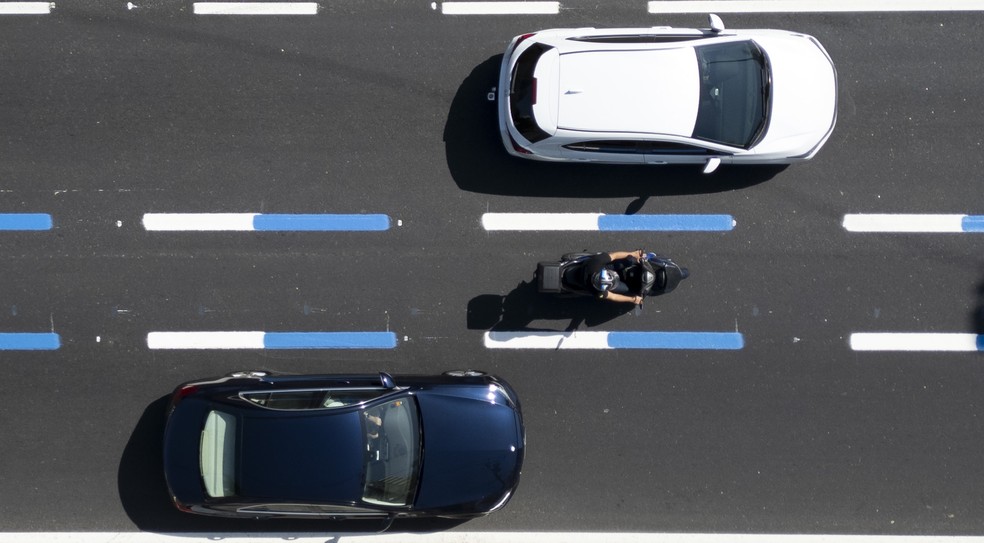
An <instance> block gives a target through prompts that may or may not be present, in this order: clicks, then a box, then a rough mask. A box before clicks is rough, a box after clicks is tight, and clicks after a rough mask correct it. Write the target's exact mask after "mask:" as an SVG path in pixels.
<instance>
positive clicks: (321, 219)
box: [143, 213, 390, 232]
mask: <svg viewBox="0 0 984 543" xmlns="http://www.w3.org/2000/svg"><path fill="white" fill-rule="evenodd" d="M143 225H144V228H145V229H146V230H148V231H167V232H187V231H195V232H217V231H238V232H342V231H348V232H352V231H360V232H378V231H383V230H388V229H389V227H390V218H389V216H387V215H379V214H351V215H337V214H322V215H305V214H293V215H286V214H261V213H145V214H144V216H143Z"/></svg>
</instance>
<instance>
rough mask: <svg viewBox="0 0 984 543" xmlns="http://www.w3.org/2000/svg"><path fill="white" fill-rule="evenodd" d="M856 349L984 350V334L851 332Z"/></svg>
mask: <svg viewBox="0 0 984 543" xmlns="http://www.w3.org/2000/svg"><path fill="white" fill-rule="evenodd" d="M851 349H853V350H855V351H958V352H974V351H978V352H981V351H984V334H961V333H895V332H893V333H857V334H851Z"/></svg>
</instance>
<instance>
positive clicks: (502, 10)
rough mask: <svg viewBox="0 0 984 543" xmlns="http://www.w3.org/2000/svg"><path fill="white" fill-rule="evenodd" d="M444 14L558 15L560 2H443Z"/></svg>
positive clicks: (442, 9)
mask: <svg viewBox="0 0 984 543" xmlns="http://www.w3.org/2000/svg"><path fill="white" fill-rule="evenodd" d="M441 13H443V14H444V15H556V14H558V13H560V2H442V3H441Z"/></svg>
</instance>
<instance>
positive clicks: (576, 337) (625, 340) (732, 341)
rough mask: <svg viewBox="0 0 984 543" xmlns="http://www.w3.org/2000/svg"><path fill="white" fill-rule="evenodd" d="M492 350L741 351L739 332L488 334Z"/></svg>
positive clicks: (493, 332) (486, 339)
mask: <svg viewBox="0 0 984 543" xmlns="http://www.w3.org/2000/svg"><path fill="white" fill-rule="evenodd" d="M484 339H485V346H486V347H487V348H489V349H714V350H739V349H741V348H743V347H744V346H745V340H744V337H742V335H741V334H739V333H737V332H496V331H491V332H486V333H485V338H484Z"/></svg>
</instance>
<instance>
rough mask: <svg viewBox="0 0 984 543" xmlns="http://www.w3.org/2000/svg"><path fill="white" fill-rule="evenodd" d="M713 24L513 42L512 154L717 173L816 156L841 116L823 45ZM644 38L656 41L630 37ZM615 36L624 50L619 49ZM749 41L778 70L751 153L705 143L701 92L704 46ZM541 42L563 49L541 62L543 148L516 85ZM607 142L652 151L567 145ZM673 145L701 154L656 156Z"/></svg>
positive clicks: (505, 119)
mask: <svg viewBox="0 0 984 543" xmlns="http://www.w3.org/2000/svg"><path fill="white" fill-rule="evenodd" d="M712 26H716V27H717V28H716V29H681V28H670V27H654V28H620V29H594V28H578V29H552V30H544V31H541V32H537V33H535V34H533V35H524V36H519V37H517V38H515V39H513V41H512V42H511V43H510V45H509V47H508V48H507V49H506V53H505V55H504V57H503V62H502V66H501V69H500V75H499V85H498V90H497V100H498V108H499V130H500V134H501V136H502V141H503V144H504V146H505V148H506V150H507V151H508V152H509V153H510V154H512V155H514V156H519V157H523V158H529V159H534V160H546V161H584V162H602V163H620V164H632V163H635V164H641V163H650V164H705V165H708V164H710V165H712V166H715V165H716V164H717V163H724V164H739V163H744V164H788V163H792V162H798V161H803V160H808V159H810V158H812V157H813V156H814V155H816V153H817V151H819V149H820V147H821V146H822V145H823V144H824V143H825V142H826V140H827V138H828V137H829V136H830V134H831V132H832V131H833V128H834V124H835V123H836V118H837V74H836V70H835V68H834V66H833V62H832V61H831V59H830V57H829V56H828V54H827V52H826V51H825V50H824V49H823V47H822V46H821V45H820V43H819V42H818V41H817V40H816V39H814V38H813V37H811V36H807V35H805V34H800V33H795V32H787V31H783V30H767V29H765V30H723V25H716V24H714V23H713V19H712ZM639 35H645V36H647V40H649V41H641V42H640V41H633V40H632V39H629V38H628V37H629V36H639ZM602 37H609V38H602ZM611 37H618V39H620V40H621V41H622V42H621V43H610V40H611V39H612V38H611ZM572 38H576V39H572ZM597 40H602V41H597ZM604 40H609V41H604ZM745 40H752V41H754V42H755V43H756V44H757V45H758V47H759V48H760V49H762V51H763V52H764V53H765V56H766V57H767V58H768V62H769V64H770V66H771V76H772V77H771V88H770V102H769V116H768V119H767V123H766V125H765V129H764V132H763V133H762V135H761V136H760V137H759V138H757V140H755V141H753V143H752V145H751V146H750V147H749V148H747V149H746V148H740V147H735V146H732V145H727V144H722V143H718V142H711V141H706V140H699V139H695V138H694V137H692V135H693V132H694V126H695V121H696V117H697V110H698V103H699V100H700V92H701V90H700V75H699V70H698V66H697V60H696V58H697V57H696V54H695V49H694V48H695V47H696V46H700V45H708V44H715V43H725V42H728V41H733V42H739V41H745ZM538 43H539V44H544V45H546V46H550V47H552V48H553V49H551V50H549V51H547V52H546V53H544V54H543V55H542V56H541V60H540V61H539V62H538V63H537V66H536V68H535V71H534V73H533V76H534V77H535V78H537V91H536V104H535V105H534V106H532V110H533V116H534V117H535V119H536V124H537V125H538V126H539V127H540V129H541V130H542V131H543V134H541V136H543V138H542V139H538V140H537V141H535V142H533V141H530V140H529V139H527V138H526V137H524V136H523V134H522V133H521V131H520V130H519V129H517V127H516V126H515V124H514V122H513V119H512V114H511V109H510V108H511V103H510V100H511V98H512V97H511V95H510V87H511V77H512V71H513V68H514V66H515V63H516V61H517V59H518V58H519V57H520V55H522V53H523V52H524V51H526V50H528V49H529V48H530V47H531V46H533V45H535V44H538ZM541 62H542V63H543V66H542V67H541V66H540V63H541ZM597 140H604V141H605V142H623V143H624V142H641V143H640V144H639V145H640V147H639V149H643V150H635V151H632V152H626V151H624V150H623V151H621V152H601V151H598V150H579V149H574V148H570V147H565V145H572V144H573V145H575V146H579V148H581V149H583V147H584V146H583V145H582V143H583V142H585V141H597ZM663 142H667V143H672V144H677V145H689V146H692V147H691V148H690V149H691V150H692V151H693V152H694V153H693V154H680V153H679V152H672V151H671V152H663V151H658V152H657V151H654V152H650V151H649V149H651V148H653V147H654V146H655V147H656V148H657V149H662V147H659V146H660V145H662V143H663ZM715 167H716V166H715ZM709 170H713V168H710V169H709Z"/></svg>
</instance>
